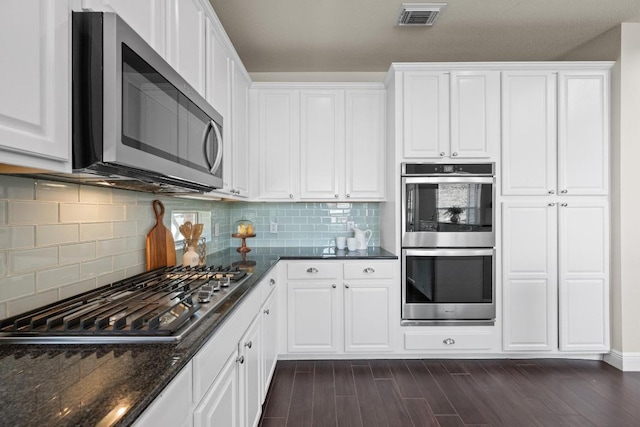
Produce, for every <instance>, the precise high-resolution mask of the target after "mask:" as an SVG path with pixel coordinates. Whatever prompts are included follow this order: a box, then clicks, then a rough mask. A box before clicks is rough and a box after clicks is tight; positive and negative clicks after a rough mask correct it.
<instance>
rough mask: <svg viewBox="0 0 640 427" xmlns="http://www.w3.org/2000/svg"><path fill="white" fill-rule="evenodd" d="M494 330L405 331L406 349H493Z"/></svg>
mask: <svg viewBox="0 0 640 427" xmlns="http://www.w3.org/2000/svg"><path fill="white" fill-rule="evenodd" d="M494 335H495V334H493V333H492V332H468V333H465V332H459V333H458V332H454V333H450V334H449V333H446V332H405V333H404V348H405V350H438V351H451V350H453V351H455V350H491V349H492V348H493V347H494V341H495V340H494Z"/></svg>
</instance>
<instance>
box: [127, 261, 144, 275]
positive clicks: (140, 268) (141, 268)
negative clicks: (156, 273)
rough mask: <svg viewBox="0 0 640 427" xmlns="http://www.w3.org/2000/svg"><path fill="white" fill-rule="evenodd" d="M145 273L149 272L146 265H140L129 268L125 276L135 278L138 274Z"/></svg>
mask: <svg viewBox="0 0 640 427" xmlns="http://www.w3.org/2000/svg"><path fill="white" fill-rule="evenodd" d="M145 271H147V268H146V266H145V265H144V264H138V265H136V266H133V267H130V268H127V269H126V270H125V271H124V275H125V276H126V277H131V276H135V275H136V274H140V273H144V272H145Z"/></svg>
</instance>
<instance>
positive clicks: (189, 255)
mask: <svg viewBox="0 0 640 427" xmlns="http://www.w3.org/2000/svg"><path fill="white" fill-rule="evenodd" d="M199 262H200V257H199V256H198V253H197V252H196V250H195V248H194V247H193V245H189V247H188V248H187V252H185V253H184V255H182V266H183V267H197V266H198V263H199Z"/></svg>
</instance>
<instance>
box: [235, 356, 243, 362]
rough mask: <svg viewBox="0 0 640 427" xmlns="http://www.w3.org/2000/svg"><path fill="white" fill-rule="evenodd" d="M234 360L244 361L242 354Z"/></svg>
mask: <svg viewBox="0 0 640 427" xmlns="http://www.w3.org/2000/svg"><path fill="white" fill-rule="evenodd" d="M236 362H240V363H244V356H240V357H238V358H237V359H236Z"/></svg>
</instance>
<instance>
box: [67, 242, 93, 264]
mask: <svg viewBox="0 0 640 427" xmlns="http://www.w3.org/2000/svg"><path fill="white" fill-rule="evenodd" d="M95 257H96V244H95V242H87V243H77V244H73V245H64V246H60V264H71V263H76V262H80V261H87V260H90V259H94V258H95Z"/></svg>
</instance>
